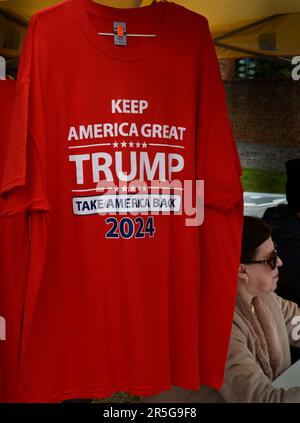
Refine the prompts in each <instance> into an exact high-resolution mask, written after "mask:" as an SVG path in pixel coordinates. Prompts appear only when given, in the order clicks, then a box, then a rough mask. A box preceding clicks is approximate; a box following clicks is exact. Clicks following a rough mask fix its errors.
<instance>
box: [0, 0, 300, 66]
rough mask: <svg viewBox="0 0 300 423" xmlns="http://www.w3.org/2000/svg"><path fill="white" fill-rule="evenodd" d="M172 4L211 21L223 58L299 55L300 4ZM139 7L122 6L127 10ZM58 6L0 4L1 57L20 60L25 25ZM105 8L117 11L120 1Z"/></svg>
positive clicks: (261, 0) (193, 0)
mask: <svg viewBox="0 0 300 423" xmlns="http://www.w3.org/2000/svg"><path fill="white" fill-rule="evenodd" d="M118 1H120V0H118ZM173 1H174V3H178V4H180V5H183V6H185V7H187V8H189V9H191V10H193V11H195V12H197V13H200V14H202V15H204V16H206V17H207V19H208V21H209V22H210V27H211V30H212V33H213V36H214V38H215V42H216V47H217V52H218V57H219V58H236V57H247V56H251V55H255V54H260V55H269V56H295V55H300V41H299V40H300V0H173ZM136 2H137V0H123V1H122V5H123V3H124V5H125V4H126V5H127V6H128V7H132V6H133V5H134V4H135V3H136ZM151 2H152V0H143V1H142V4H141V5H142V6H146V5H149V4H151ZM57 3H60V0H4V1H3V0H0V55H1V54H2V55H6V56H8V57H15V56H18V55H19V53H20V45H19V48H16V46H15V45H16V44H17V41H18V39H20V40H21V39H22V38H23V35H24V32H25V26H24V24H26V23H27V22H28V21H29V19H30V16H31V15H32V14H33V13H35V12H36V11H38V10H40V9H43V8H45V7H49V6H52V5H54V4H57ZM99 3H101V0H99ZM106 4H110V5H111V6H116V4H117V0H106ZM16 32H18V35H17V36H16ZM1 34H2V35H1ZM13 34H15V35H14V36H13ZM11 45H12V46H13V47H12V48H11Z"/></svg>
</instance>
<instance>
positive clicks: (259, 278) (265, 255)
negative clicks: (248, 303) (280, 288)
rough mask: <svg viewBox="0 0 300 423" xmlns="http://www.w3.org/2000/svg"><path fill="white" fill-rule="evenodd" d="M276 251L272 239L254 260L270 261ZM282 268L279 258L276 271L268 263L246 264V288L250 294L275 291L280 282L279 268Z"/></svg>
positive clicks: (258, 252) (256, 254) (261, 247)
mask: <svg viewBox="0 0 300 423" xmlns="http://www.w3.org/2000/svg"><path fill="white" fill-rule="evenodd" d="M274 250H275V247H274V243H273V241H272V238H271V237H270V238H268V239H267V240H266V241H265V242H263V243H262V244H261V245H260V246H259V247H258V248H257V250H256V253H255V255H254V257H253V258H252V260H268V259H270V258H271V256H272V254H273V253H274ZM281 266H282V261H281V260H280V258H279V257H277V261H276V267H275V269H272V268H271V266H270V265H269V264H268V263H255V264H244V265H243V267H244V268H245V270H246V274H247V275H248V279H247V282H246V283H245V284H244V286H245V288H246V289H247V291H248V293H249V294H250V295H251V296H256V295H263V294H267V293H268V292H272V291H275V289H276V287H277V282H278V267H281Z"/></svg>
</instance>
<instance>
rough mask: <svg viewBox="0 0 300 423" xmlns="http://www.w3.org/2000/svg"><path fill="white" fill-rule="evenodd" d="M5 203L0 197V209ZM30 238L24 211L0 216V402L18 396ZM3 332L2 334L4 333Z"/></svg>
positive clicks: (4, 94)
mask: <svg viewBox="0 0 300 423" xmlns="http://www.w3.org/2000/svg"><path fill="white" fill-rule="evenodd" d="M15 91H16V81H12V80H7V81H0V180H2V174H3V167H4V161H5V157H6V153H7V147H8V137H9V128H10V121H11V116H12V112H13V104H14V99H15ZM4 207H5V205H4V203H3V201H2V200H1V199H0V213H1V211H2V210H3V208H4ZM28 252H29V240H28V220H27V215H26V214H25V213H23V214H18V215H15V216H11V217H10V218H9V219H4V218H3V217H0V316H1V317H2V323H3V322H4V325H3V326H2V328H1V329H2V332H3V333H2V335H1V337H0V338H1V340H0V402H17V401H19V400H20V396H19V392H18V386H19V379H18V376H19V375H18V367H19V362H20V356H19V353H20V340H21V321H22V310H23V305H24V298H25V289H26V280H27V264H28ZM3 335H4V336H3Z"/></svg>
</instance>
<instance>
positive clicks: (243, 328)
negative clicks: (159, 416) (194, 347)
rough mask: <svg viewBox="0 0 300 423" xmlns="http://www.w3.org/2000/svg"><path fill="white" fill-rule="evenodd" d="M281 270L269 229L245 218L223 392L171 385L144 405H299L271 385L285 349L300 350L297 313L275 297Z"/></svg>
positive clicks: (291, 394) (294, 395)
mask: <svg viewBox="0 0 300 423" xmlns="http://www.w3.org/2000/svg"><path fill="white" fill-rule="evenodd" d="M281 266H282V261H281V260H280V258H279V257H278V256H277V252H276V246H275V245H274V243H273V241H272V238H271V229H270V227H269V226H268V225H267V224H266V223H264V222H263V221H262V220H261V219H258V218H255V217H250V216H246V217H245V218H244V228H243V239H242V251H241V264H240V268H239V281H238V292H237V301H236V307H235V313H234V320H233V327H232V333H231V339H230V346H229V351H228V356H227V363H226V370H225V376H224V384H223V386H222V389H221V390H220V392H218V391H215V390H213V389H211V388H208V387H202V388H201V389H200V390H199V391H187V390H185V389H183V388H179V387H175V386H174V387H173V388H172V389H171V390H170V391H167V392H163V393H162V394H159V395H156V396H153V397H147V398H145V399H143V402H151V401H153V402H156V401H157V402H163V401H165V402H174V401H176V402H177V401H178V402H180V401H182V402H266V403H281V402H300V387H295V388H290V389H288V390H284V389H276V388H274V387H273V386H272V381H273V380H274V379H276V378H277V377H278V376H279V375H280V374H281V373H282V372H284V371H285V370H286V369H287V368H288V367H290V365H291V358H290V345H293V346H296V347H298V348H300V325H299V316H300V309H299V308H298V306H297V304H295V303H292V302H289V301H286V300H284V299H282V298H280V297H278V296H277V295H276V294H275V293H274V290H275V289H276V285H277V281H278V268H279V267H281ZM299 277H300V275H299ZM297 316H298V318H297Z"/></svg>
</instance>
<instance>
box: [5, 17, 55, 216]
mask: <svg viewBox="0 0 300 423" xmlns="http://www.w3.org/2000/svg"><path fill="white" fill-rule="evenodd" d="M38 39H39V37H38V21H37V18H36V17H35V16H34V17H33V18H32V19H31V22H30V24H29V28H28V30H27V33H26V37H25V40H24V44H23V49H22V54H21V58H20V64H19V71H18V78H17V87H16V98H15V105H14V108H13V112H12V119H11V128H10V135H9V142H8V151H7V155H6V159H5V165H4V171H3V177H2V180H1V181H0V195H1V196H2V198H3V200H4V207H3V211H2V213H1V214H2V215H3V216H10V215H14V214H17V213H20V212H25V211H27V212H31V211H35V210H44V211H47V210H48V208H49V207H48V202H47V196H46V184H45V152H44V132H43V111H42V101H41V89H40V72H39V64H38V57H39V46H38V44H39V43H38Z"/></svg>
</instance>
